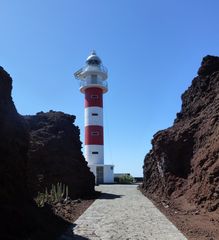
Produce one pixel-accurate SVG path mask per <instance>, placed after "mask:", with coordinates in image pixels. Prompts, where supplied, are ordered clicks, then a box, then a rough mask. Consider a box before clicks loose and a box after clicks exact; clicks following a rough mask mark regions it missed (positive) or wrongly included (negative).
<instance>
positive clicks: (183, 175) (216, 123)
mask: <svg viewBox="0 0 219 240" xmlns="http://www.w3.org/2000/svg"><path fill="white" fill-rule="evenodd" d="M143 169H144V181H143V186H142V187H143V190H144V191H145V192H146V193H147V194H148V195H150V196H151V197H153V198H154V199H158V198H159V199H162V200H168V201H170V202H172V203H174V204H175V205H176V206H178V207H179V208H181V209H183V208H184V209H185V210H188V209H195V208H196V209H197V208H202V209H208V210H209V211H214V210H216V209H218V208H219V57H214V56H206V57H204V58H203V61H202V64H201V67H200V68H199V70H198V76H197V77H195V78H194V79H193V81H192V85H191V86H190V87H189V88H188V90H187V91H185V93H184V94H183V95H182V109H181V111H180V113H177V118H176V119H175V121H174V124H173V126H172V127H170V128H168V129H166V130H163V131H159V132H158V133H156V134H155V135H154V137H153V140H152V150H151V151H150V152H149V153H148V154H147V155H146V157H145V160H144V166H143Z"/></svg>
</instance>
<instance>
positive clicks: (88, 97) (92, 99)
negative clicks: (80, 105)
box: [85, 87, 103, 107]
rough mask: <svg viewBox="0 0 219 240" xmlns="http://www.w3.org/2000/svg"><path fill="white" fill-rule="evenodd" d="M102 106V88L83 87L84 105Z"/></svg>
mask: <svg viewBox="0 0 219 240" xmlns="http://www.w3.org/2000/svg"><path fill="white" fill-rule="evenodd" d="M95 106H96V107H103V90H102V89H101V88H97V87H93V88H87V89H85V107H95Z"/></svg>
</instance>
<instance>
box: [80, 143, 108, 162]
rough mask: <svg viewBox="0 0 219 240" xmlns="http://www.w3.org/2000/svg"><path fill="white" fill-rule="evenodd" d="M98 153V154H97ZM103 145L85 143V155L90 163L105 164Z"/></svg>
mask: <svg viewBox="0 0 219 240" xmlns="http://www.w3.org/2000/svg"><path fill="white" fill-rule="evenodd" d="M95 153H98V154H95ZM103 154H104V149H103V145H85V147H84V156H85V159H86V161H87V162H88V165H92V164H104V155H103Z"/></svg>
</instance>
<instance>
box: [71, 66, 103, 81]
mask: <svg viewBox="0 0 219 240" xmlns="http://www.w3.org/2000/svg"><path fill="white" fill-rule="evenodd" d="M86 72H87V73H92V72H93V73H96V72H101V73H103V74H105V75H106V76H107V75H108V70H107V68H106V67H104V66H103V65H86V66H84V67H83V68H81V69H79V70H78V71H77V72H75V74H74V76H75V78H77V79H80V78H81V76H82V75H83V74H84V73H86Z"/></svg>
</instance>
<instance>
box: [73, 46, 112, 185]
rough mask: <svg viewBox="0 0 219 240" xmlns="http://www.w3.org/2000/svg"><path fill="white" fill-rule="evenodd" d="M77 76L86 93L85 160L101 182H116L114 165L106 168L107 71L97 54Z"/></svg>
mask: <svg viewBox="0 0 219 240" xmlns="http://www.w3.org/2000/svg"><path fill="white" fill-rule="evenodd" d="M74 76H75V78H76V79H78V80H80V91H81V92H82V93H84V94H85V159H86V160H87V162H88V166H89V167H90V169H91V171H92V172H93V173H94V175H95V176H96V182H97V183H103V182H113V166H112V165H104V137H103V133H104V131H103V94H104V93H106V92H107V91H108V86H107V81H106V79H107V77H108V73H107V69H106V68H105V67H104V66H103V65H102V61H101V59H100V58H99V57H98V56H97V55H96V53H95V51H93V52H92V53H91V55H90V56H89V57H88V58H87V60H86V65H85V67H83V68H81V69H79V70H78V71H77V72H76V73H75V74H74Z"/></svg>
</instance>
